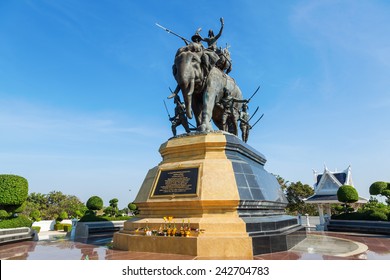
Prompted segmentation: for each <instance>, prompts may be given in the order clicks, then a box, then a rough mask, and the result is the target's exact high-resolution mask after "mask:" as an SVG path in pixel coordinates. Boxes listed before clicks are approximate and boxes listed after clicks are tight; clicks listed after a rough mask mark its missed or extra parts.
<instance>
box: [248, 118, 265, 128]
mask: <svg viewBox="0 0 390 280" xmlns="http://www.w3.org/2000/svg"><path fill="white" fill-rule="evenodd" d="M263 116H264V114H262V115H261V116H260V118H259V119H258V120H257V121H256V122H255V123H254V124H253V125H252V126H251V128H250V129H252V128H253V127H254V126H255V125H256V124H257V123H258V122H259V120H261V118H262V117H263Z"/></svg>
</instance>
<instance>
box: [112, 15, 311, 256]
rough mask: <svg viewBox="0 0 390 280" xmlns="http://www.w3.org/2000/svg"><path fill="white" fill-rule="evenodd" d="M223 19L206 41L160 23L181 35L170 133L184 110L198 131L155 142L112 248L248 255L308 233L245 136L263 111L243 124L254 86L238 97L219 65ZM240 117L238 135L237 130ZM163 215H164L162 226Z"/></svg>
mask: <svg viewBox="0 0 390 280" xmlns="http://www.w3.org/2000/svg"><path fill="white" fill-rule="evenodd" d="M223 25H224V21H223V19H222V18H221V30H220V32H219V33H218V34H217V36H214V34H213V32H209V40H208V41H206V39H202V37H201V35H200V32H201V29H198V30H197V31H196V32H195V35H194V36H192V38H191V40H192V41H189V40H187V39H186V38H184V37H182V36H180V35H177V34H176V33H173V32H172V31H170V30H168V29H165V28H164V27H161V26H160V27H161V28H164V29H165V30H166V31H168V32H169V33H172V34H173V35H175V36H178V37H179V38H181V39H182V40H183V41H184V42H185V46H183V47H181V48H179V49H178V50H177V52H176V56H175V60H174V65H173V68H172V69H173V75H174V77H175V80H176V82H177V86H176V89H175V90H174V91H173V92H172V94H171V95H170V98H174V101H175V105H176V108H175V116H174V117H170V115H169V113H168V116H169V119H170V120H171V121H172V132H173V134H174V135H175V134H176V127H177V126H178V125H183V127H184V129H185V130H186V132H187V133H188V132H189V131H190V130H191V129H190V128H189V127H188V125H191V123H189V122H188V120H187V117H188V118H192V117H193V116H194V117H195V120H196V126H197V130H198V131H200V132H201V133H191V134H187V135H184V136H183V137H172V138H170V139H169V140H168V141H166V142H164V143H162V144H161V146H160V149H159V153H160V155H161V157H162V161H161V162H159V163H158V164H157V165H155V166H154V167H152V168H151V169H149V171H148V172H147V174H146V176H145V180H144V181H143V183H142V185H141V187H140V190H139V192H138V194H137V197H136V199H135V200H134V203H136V204H137V206H138V207H139V211H140V213H139V214H138V215H137V216H136V217H134V218H133V219H130V220H128V221H126V222H125V223H124V226H123V230H120V231H119V232H116V233H115V234H114V240H113V244H114V245H113V246H114V249H120V250H128V251H138V252H156V253H168V254H183V255H190V256H197V258H198V259H253V256H255V255H258V254H264V253H273V252H278V251H286V250H289V249H290V248H292V247H293V246H294V245H296V244H298V243H299V242H300V241H302V240H303V239H304V238H305V237H306V229H305V228H304V227H303V226H302V225H300V224H298V221H297V219H296V217H295V216H289V215H286V213H285V208H286V206H287V204H288V200H287V198H286V197H285V195H284V192H283V190H282V188H281V186H280V185H279V183H278V180H277V179H276V177H275V176H274V175H273V174H271V173H269V172H268V171H267V170H266V169H265V163H266V161H267V160H266V158H265V157H264V155H262V154H261V153H260V152H258V151H257V150H255V149H254V148H253V147H251V146H250V145H247V144H245V143H244V142H246V141H247V140H248V133H249V130H250V129H251V128H253V127H254V126H255V125H256V123H257V122H258V121H260V119H261V117H262V116H261V117H260V118H259V119H258V120H257V121H256V122H255V123H254V124H253V125H252V126H250V125H249V122H250V120H251V118H250V117H249V114H248V111H247V110H248V105H247V104H248V103H249V102H250V100H251V99H252V97H253V96H254V95H255V94H256V92H257V91H258V89H259V88H258V89H257V90H256V91H255V93H253V94H252V95H251V97H250V98H248V99H246V98H243V95H242V93H241V90H240V88H239V87H238V85H237V84H236V82H235V80H234V79H233V78H232V77H230V76H229V75H227V72H228V70H227V69H225V68H224V67H220V66H221V65H222V64H219V62H221V60H220V58H221V57H224V58H227V56H226V55H227V54H228V53H226V52H225V53H226V55H225V56H219V55H218V50H219V49H218V48H217V45H216V42H217V40H218V38H219V37H220V36H221V34H222V29H223ZM202 42H206V43H207V44H208V47H207V48H205V47H204V46H203V45H202ZM226 50H227V48H226ZM222 53H223V52H222ZM229 63H230V62H229ZM229 63H227V64H229ZM227 64H225V66H226V65H227ZM230 69H231V64H230ZM225 71H226V72H225ZM180 91H181V92H182V96H183V99H184V104H183V103H182V102H181V100H183V99H181V100H180V98H179V95H178V94H179V92H180ZM164 103H165V102H164ZM256 112H257V109H256V111H255V112H254V114H253V115H252V117H253V116H254V115H255V114H256ZM211 120H212V121H213V122H214V123H215V125H216V126H217V127H218V129H220V130H223V131H227V132H229V133H224V132H221V131H217V132H215V133H207V132H209V131H212V130H213V129H212V124H211ZM238 121H240V122H241V123H240V127H241V131H242V133H243V134H242V137H243V141H240V140H239V139H238V138H237V137H236V136H237V134H238V131H237V130H238V129H237V127H238ZM203 132H205V133H203ZM166 217H168V219H167V218H166ZM174 218H176V219H177V220H178V221H182V227H181V228H183V231H182V230H181V228H180V231H179V232H177V231H176V230H175V229H176V227H175V223H173V225H172V224H171V221H172V220H173V219H174ZM162 220H164V221H165V222H167V220H168V221H169V222H168V224H165V225H164V228H162V225H161V223H162ZM184 221H186V225H184ZM184 228H185V229H186V230H184ZM168 236H170V237H168Z"/></svg>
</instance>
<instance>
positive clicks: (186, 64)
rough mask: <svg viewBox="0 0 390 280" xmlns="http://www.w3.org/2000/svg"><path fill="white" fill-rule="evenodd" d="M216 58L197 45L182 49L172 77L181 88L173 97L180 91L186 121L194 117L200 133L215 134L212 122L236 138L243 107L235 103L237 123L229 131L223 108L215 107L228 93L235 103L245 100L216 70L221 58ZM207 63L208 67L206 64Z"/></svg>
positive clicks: (238, 89)
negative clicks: (212, 132) (210, 132)
mask: <svg viewBox="0 0 390 280" xmlns="http://www.w3.org/2000/svg"><path fill="white" fill-rule="evenodd" d="M214 54H215V52H214V53H210V52H207V50H205V49H203V48H202V47H201V46H200V44H196V43H191V44H189V45H188V46H185V47H182V48H180V49H179V50H178V51H177V53H176V56H175V61H174V65H173V75H174V77H175V80H176V82H177V84H178V85H177V87H176V89H175V91H174V93H173V94H174V95H175V94H178V93H179V91H180V90H181V92H182V95H183V99H184V102H185V105H186V113H187V117H188V118H190V119H191V118H192V117H193V115H194V117H195V121H196V125H197V130H198V131H201V132H209V131H212V130H213V129H212V125H211V119H212V120H213V122H214V123H215V125H216V126H217V127H218V129H220V130H226V131H229V132H231V133H233V134H235V135H237V120H238V117H239V112H240V110H241V106H242V103H240V102H234V103H233V107H232V110H231V111H232V113H234V119H235V121H234V123H229V129H226V124H224V118H223V116H224V108H223V107H221V106H216V104H220V102H221V100H222V99H223V97H224V93H226V92H229V94H230V95H231V97H232V98H234V99H235V100H242V93H241V90H240V88H239V87H238V85H237V84H236V82H235V81H234V79H233V78H231V77H230V76H228V75H227V74H226V73H225V72H223V71H222V70H221V69H219V68H218V67H215V64H216V63H217V61H218V55H216V54H215V55H216V57H217V58H215V56H213V55H214ZM206 60H207V61H208V63H209V64H206V63H205V61H206ZM224 125H225V126H224Z"/></svg>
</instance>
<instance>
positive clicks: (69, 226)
mask: <svg viewBox="0 0 390 280" xmlns="http://www.w3.org/2000/svg"><path fill="white" fill-rule="evenodd" d="M64 231H65V232H71V231H72V225H71V224H64Z"/></svg>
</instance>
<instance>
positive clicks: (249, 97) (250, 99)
mask: <svg viewBox="0 0 390 280" xmlns="http://www.w3.org/2000/svg"><path fill="white" fill-rule="evenodd" d="M259 89H260V86H258V87H257V89H256V91H255V92H254V93H253V94H252V96H251V97H249V99H248V102H249V101H251V99H252V97H253V96H255V94H256V93H257V92H258V91H259ZM248 102H247V103H248Z"/></svg>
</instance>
